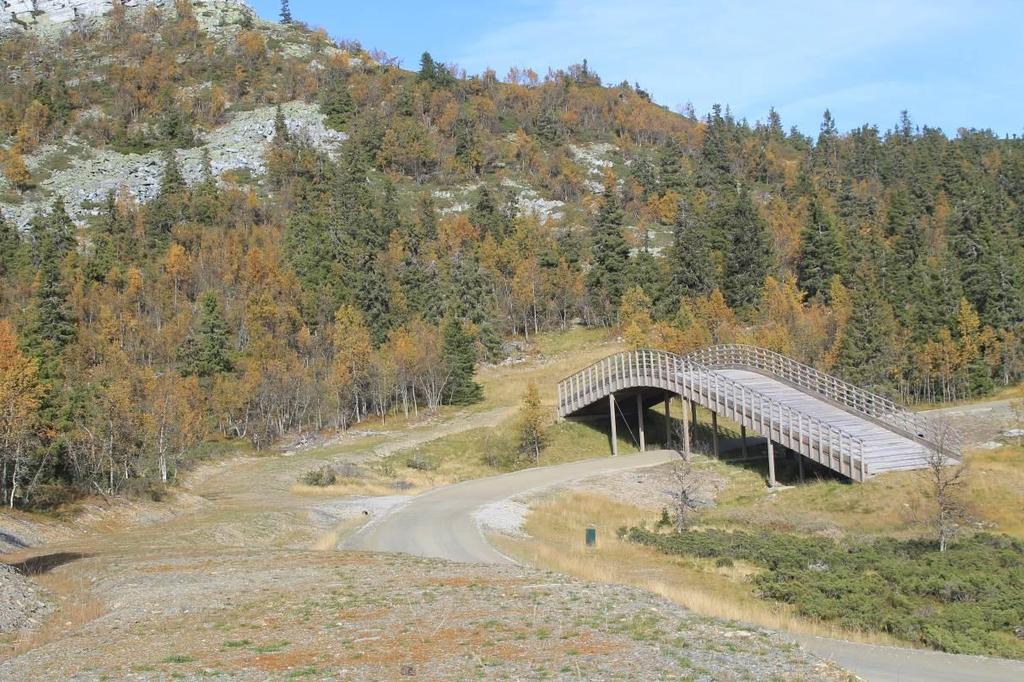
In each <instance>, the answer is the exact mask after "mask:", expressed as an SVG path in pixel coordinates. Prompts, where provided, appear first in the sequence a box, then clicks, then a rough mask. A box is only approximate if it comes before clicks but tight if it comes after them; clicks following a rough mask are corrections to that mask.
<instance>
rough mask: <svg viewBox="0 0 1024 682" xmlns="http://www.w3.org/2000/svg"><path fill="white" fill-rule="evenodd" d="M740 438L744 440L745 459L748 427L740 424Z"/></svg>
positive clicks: (744, 456)
mask: <svg viewBox="0 0 1024 682" xmlns="http://www.w3.org/2000/svg"><path fill="white" fill-rule="evenodd" d="M740 438H741V439H742V440H743V459H746V458H747V427H746V426H743V424H740Z"/></svg>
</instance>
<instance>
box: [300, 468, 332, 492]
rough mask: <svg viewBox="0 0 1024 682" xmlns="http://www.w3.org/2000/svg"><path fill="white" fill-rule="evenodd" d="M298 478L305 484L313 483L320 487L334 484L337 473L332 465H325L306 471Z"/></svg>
mask: <svg viewBox="0 0 1024 682" xmlns="http://www.w3.org/2000/svg"><path fill="white" fill-rule="evenodd" d="M299 480H300V481H302V482H303V483H305V484H306V485H315V486H318V487H320V488H326V487H327V486H329V485H334V484H335V482H336V481H337V480H338V474H337V472H336V471H335V470H334V468H333V467H331V466H328V465H325V466H322V467H320V468H319V469H312V470H310V471H307V472H306V473H304V474H303V475H302V478H301V479H299Z"/></svg>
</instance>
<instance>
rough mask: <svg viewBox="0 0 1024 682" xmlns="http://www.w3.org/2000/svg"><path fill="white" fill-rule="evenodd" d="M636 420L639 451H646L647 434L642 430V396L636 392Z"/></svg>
mask: <svg viewBox="0 0 1024 682" xmlns="http://www.w3.org/2000/svg"><path fill="white" fill-rule="evenodd" d="M636 421H637V430H638V431H639V433H640V452H647V434H646V433H645V432H644V396H643V394H641V393H637V394H636Z"/></svg>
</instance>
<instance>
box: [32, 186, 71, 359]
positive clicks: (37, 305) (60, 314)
mask: <svg viewBox="0 0 1024 682" xmlns="http://www.w3.org/2000/svg"><path fill="white" fill-rule="evenodd" d="M65 220H66V222H67V223H70V218H67V214H66V213H65V212H64V205H63V202H62V201H60V200H59V199H58V202H57V203H55V205H54V209H53V210H52V211H51V212H50V214H49V215H47V216H46V218H45V219H41V218H40V217H38V216H37V217H36V218H35V219H34V220H33V227H35V226H36V225H38V224H39V223H42V224H43V225H45V228H44V229H42V230H34V232H35V234H34V238H35V240H36V244H35V250H36V254H37V258H38V265H37V267H38V272H37V274H36V281H35V286H34V291H33V294H32V300H31V303H30V305H29V309H28V311H27V314H26V324H25V334H24V337H23V343H24V346H25V348H26V350H27V351H28V353H29V354H30V355H32V356H33V357H35V358H36V359H38V360H39V367H40V376H41V377H43V378H44V379H55V378H56V377H58V376H60V374H61V371H62V368H61V365H60V357H61V355H62V354H63V351H64V349H65V348H66V347H67V345H68V344H70V343H71V341H73V340H74V338H75V321H74V317H73V315H72V312H71V308H70V306H69V305H68V300H67V298H68V292H67V285H66V283H65V282H64V277H63V274H62V272H61V269H62V266H63V265H64V258H65V256H66V255H67V253H68V252H69V250H70V247H69V246H68V245H67V241H68V238H67V236H66V235H67V231H68V228H67V227H66V226H64V225H63V224H64V223H65Z"/></svg>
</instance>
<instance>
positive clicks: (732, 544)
mask: <svg viewBox="0 0 1024 682" xmlns="http://www.w3.org/2000/svg"><path fill="white" fill-rule="evenodd" d="M625 536H626V537H627V538H628V539H629V540H631V541H633V542H637V543H641V544H644V545H649V546H652V547H655V548H657V549H658V550H660V551H662V552H665V553H666V554H679V555H686V556H694V557H703V558H709V559H715V560H716V565H717V566H722V565H723V563H721V562H723V561H728V562H730V563H731V562H733V561H746V562H749V563H753V564H756V565H759V566H762V567H764V568H765V569H766V570H764V571H763V572H762V573H760V574H758V575H757V576H756V577H755V578H754V585H755V587H756V589H757V591H758V595H759V596H760V597H762V598H764V599H771V600H775V601H780V602H784V603H787V604H792V605H793V606H794V607H795V608H796V610H797V611H798V612H799V613H800V614H801V615H803V616H805V617H808V618H812V619H817V620H825V621H832V622H836V623H839V624H841V625H842V626H844V627H846V628H851V629H857V630H866V631H875V632H885V633H888V634H891V635H894V636H896V637H899V638H901V639H904V640H907V641H911V642H916V643H919V644H923V645H926V646H929V647H932V648H935V649H939V650H942V651H949V652H952V653H963V654H977V655H995V656H1007V657H1012V658H1024V641H1022V640H1021V639H1019V638H1018V637H1017V636H1016V635H1015V631H1016V628H1019V627H1020V626H1021V625H1022V624H1024V542H1021V541H1019V540H1016V539H1014V538H1011V537H1008V536H1005V535H989V534H978V535H974V536H971V537H968V538H965V539H963V540H962V541H960V542H958V543H956V544H954V545H953V546H952V547H950V548H949V549H947V551H945V552H939V551H938V547H937V545H936V543H934V542H930V541H925V540H894V539H888V538H886V539H878V540H874V541H871V542H864V543H851V544H841V543H837V542H833V541H832V540H827V539H824V538H818V537H803V536H798V535H793V534H786V533H773V532H764V533H757V534H751V533H742V532H727V531H723V530H704V531H687V532H683V533H669V534H665V533H657V532H653V531H649V530H646V529H643V528H636V527H634V528H630V529H629V530H628V531H626V534H625Z"/></svg>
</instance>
